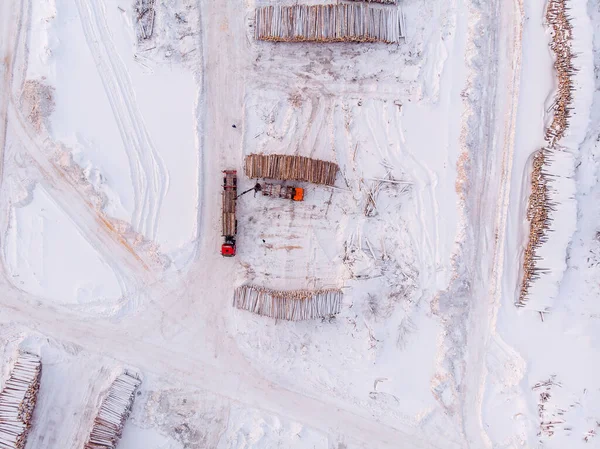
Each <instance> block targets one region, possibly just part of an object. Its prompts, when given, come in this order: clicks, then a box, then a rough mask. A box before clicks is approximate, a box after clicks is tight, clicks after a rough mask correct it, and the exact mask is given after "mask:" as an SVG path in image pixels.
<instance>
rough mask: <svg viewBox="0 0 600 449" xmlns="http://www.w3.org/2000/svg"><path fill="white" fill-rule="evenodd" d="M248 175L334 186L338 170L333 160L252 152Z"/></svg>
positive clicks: (248, 161)
mask: <svg viewBox="0 0 600 449" xmlns="http://www.w3.org/2000/svg"><path fill="white" fill-rule="evenodd" d="M245 171H246V176H248V177H249V178H269V179H280V180H290V181H305V182H312V183H315V184H325V185H328V186H332V185H333V184H334V183H335V177H336V175H337V172H338V166H337V164H334V163H333V162H326V161H321V160H318V159H311V158H308V157H304V156H288V155H283V154H269V155H264V154H250V155H248V156H246V161H245Z"/></svg>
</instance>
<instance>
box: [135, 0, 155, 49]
mask: <svg viewBox="0 0 600 449" xmlns="http://www.w3.org/2000/svg"><path fill="white" fill-rule="evenodd" d="M154 2H155V0H137V1H136V4H135V14H136V18H135V19H136V25H137V26H136V30H137V37H138V40H140V41H141V40H144V39H150V38H151V37H152V33H153V32H154V14H155V12H154Z"/></svg>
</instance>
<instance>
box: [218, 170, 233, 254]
mask: <svg viewBox="0 0 600 449" xmlns="http://www.w3.org/2000/svg"><path fill="white" fill-rule="evenodd" d="M223 173H224V174H225V176H223V232H222V235H223V238H224V241H223V244H222V245H221V255H222V256H224V257H233V256H235V236H236V234H237V219H236V216H235V203H236V199H237V171H236V170H224V171H223Z"/></svg>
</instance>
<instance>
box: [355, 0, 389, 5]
mask: <svg viewBox="0 0 600 449" xmlns="http://www.w3.org/2000/svg"><path fill="white" fill-rule="evenodd" d="M348 1H349V2H365V3H382V4H384V5H395V4H397V3H398V1H397V0H348Z"/></svg>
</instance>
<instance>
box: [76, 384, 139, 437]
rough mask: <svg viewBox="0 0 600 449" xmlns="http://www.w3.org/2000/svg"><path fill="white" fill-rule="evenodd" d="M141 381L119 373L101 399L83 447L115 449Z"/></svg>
mask: <svg viewBox="0 0 600 449" xmlns="http://www.w3.org/2000/svg"><path fill="white" fill-rule="evenodd" d="M141 383H142V382H141V381H140V380H139V379H138V378H137V377H135V376H132V375H131V374H129V373H124V374H121V375H120V376H119V377H117V378H116V379H115V381H114V382H113V384H112V385H111V387H110V389H109V391H108V396H107V397H106V398H105V399H104V401H102V405H101V406H100V410H99V411H98V415H97V416H96V419H95V420H94V426H93V427H92V431H91V432H90V436H89V438H88V441H87V443H86V444H85V446H84V449H115V448H116V447H117V443H118V442H119V440H120V439H121V434H122V433H123V427H124V425H125V421H127V418H128V417H129V413H130V412H131V408H132V407H133V400H134V399H135V392H136V390H137V388H138V387H139V385H140V384H141Z"/></svg>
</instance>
